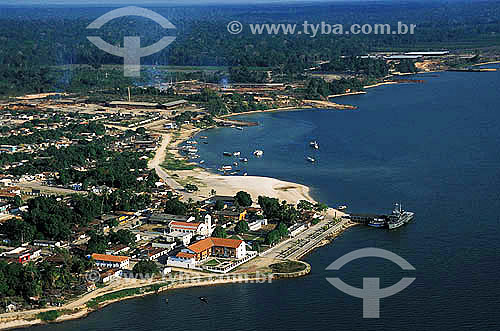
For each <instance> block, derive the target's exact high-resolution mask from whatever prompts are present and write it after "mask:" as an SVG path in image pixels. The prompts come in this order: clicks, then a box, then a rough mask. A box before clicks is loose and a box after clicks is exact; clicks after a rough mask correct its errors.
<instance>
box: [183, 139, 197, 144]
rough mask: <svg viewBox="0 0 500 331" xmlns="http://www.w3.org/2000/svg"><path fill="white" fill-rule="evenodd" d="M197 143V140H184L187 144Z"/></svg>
mask: <svg viewBox="0 0 500 331" xmlns="http://www.w3.org/2000/svg"><path fill="white" fill-rule="evenodd" d="M197 143H198V142H197V141H195V140H188V141H186V144H188V145H196V144H197Z"/></svg>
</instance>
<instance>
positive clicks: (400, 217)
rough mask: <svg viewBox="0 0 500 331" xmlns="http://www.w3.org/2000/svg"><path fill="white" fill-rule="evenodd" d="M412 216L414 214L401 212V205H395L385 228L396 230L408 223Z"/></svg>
mask: <svg viewBox="0 0 500 331" xmlns="http://www.w3.org/2000/svg"><path fill="white" fill-rule="evenodd" d="M414 216H415V213H413V212H411V211H406V210H403V208H402V206H401V203H396V205H395V208H394V210H393V211H392V214H391V215H389V216H388V220H387V226H388V227H389V230H392V229H397V228H399V227H400V226H402V225H404V224H407V223H408V222H410V221H411V220H412V219H413V217H414Z"/></svg>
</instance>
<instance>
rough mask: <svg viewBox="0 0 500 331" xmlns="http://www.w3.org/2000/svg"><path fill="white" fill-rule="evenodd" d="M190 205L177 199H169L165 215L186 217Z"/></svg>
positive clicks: (166, 203)
mask: <svg viewBox="0 0 500 331" xmlns="http://www.w3.org/2000/svg"><path fill="white" fill-rule="evenodd" d="M187 211H188V205H187V204H185V203H184V202H182V201H180V200H179V199H177V198H174V199H169V200H167V202H165V213H166V214H172V215H186V213H187Z"/></svg>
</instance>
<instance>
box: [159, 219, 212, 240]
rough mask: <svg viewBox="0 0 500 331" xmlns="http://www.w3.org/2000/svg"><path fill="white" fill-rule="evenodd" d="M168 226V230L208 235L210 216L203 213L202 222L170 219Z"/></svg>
mask: <svg viewBox="0 0 500 331" xmlns="http://www.w3.org/2000/svg"><path fill="white" fill-rule="evenodd" d="M168 228H169V230H170V232H182V233H191V234H192V235H193V236H195V235H202V236H206V237H208V236H210V234H211V233H212V217H211V216H210V215H208V214H207V215H205V221H204V222H203V223H199V222H179V221H172V222H170V223H169V224H168Z"/></svg>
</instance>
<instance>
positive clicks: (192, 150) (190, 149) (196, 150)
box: [187, 148, 198, 153]
mask: <svg viewBox="0 0 500 331" xmlns="http://www.w3.org/2000/svg"><path fill="white" fill-rule="evenodd" d="M187 151H188V152H189V153H197V152H198V149H197V148H188V150H187Z"/></svg>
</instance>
